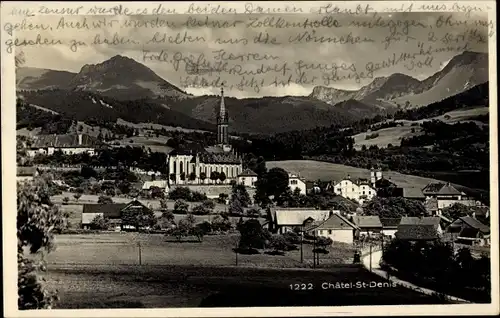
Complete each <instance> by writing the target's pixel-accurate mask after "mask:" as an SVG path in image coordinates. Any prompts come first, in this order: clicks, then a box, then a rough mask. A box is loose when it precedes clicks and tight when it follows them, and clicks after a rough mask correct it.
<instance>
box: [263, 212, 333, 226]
mask: <svg viewBox="0 0 500 318" xmlns="http://www.w3.org/2000/svg"><path fill="white" fill-rule="evenodd" d="M273 213H274V219H275V220H276V224H277V225H296V226H300V225H303V224H304V221H305V220H306V219H307V218H312V219H314V220H316V221H323V220H326V219H327V218H328V217H329V215H330V211H329V210H315V209H303V208H297V209H273V210H271V215H272V214H273Z"/></svg>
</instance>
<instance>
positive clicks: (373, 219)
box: [352, 215, 382, 228]
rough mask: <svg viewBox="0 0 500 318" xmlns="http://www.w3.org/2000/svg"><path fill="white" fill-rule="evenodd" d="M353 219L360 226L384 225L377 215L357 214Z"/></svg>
mask: <svg viewBox="0 0 500 318" xmlns="http://www.w3.org/2000/svg"><path fill="white" fill-rule="evenodd" d="M352 221H353V223H354V224H356V225H357V226H359V227H360V228H364V227H365V228H366V227H382V223H381V222H380V219H379V217H378V216H377V215H355V216H353V217H352Z"/></svg>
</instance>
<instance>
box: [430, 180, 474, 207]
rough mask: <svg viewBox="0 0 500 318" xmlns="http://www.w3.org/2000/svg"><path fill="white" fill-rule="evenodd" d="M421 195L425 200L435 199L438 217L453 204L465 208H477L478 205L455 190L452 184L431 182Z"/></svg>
mask: <svg viewBox="0 0 500 318" xmlns="http://www.w3.org/2000/svg"><path fill="white" fill-rule="evenodd" d="M422 193H423V194H424V195H425V197H426V198H427V200H428V201H429V200H430V199H435V200H434V201H437V214H438V215H439V214H440V213H441V211H442V210H443V209H444V208H447V207H450V206H452V205H453V204H455V203H460V204H463V205H465V206H478V205H479V204H480V203H479V202H478V201H476V200H474V199H471V198H469V197H467V195H466V194H465V193H464V192H462V191H460V190H458V189H457V188H455V187H454V186H453V185H452V184H450V183H449V182H448V183H441V182H432V183H429V184H428V185H427V186H425V188H423V189H422Z"/></svg>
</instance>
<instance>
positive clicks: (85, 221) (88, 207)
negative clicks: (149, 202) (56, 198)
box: [82, 200, 149, 231]
mask: <svg viewBox="0 0 500 318" xmlns="http://www.w3.org/2000/svg"><path fill="white" fill-rule="evenodd" d="M137 209H149V207H147V206H145V205H144V204H143V203H141V202H140V201H138V200H132V201H131V202H129V203H108V204H84V205H83V212H82V228H83V229H90V225H91V223H92V221H93V220H94V219H95V217H97V216H101V217H103V218H106V219H108V220H109V222H110V227H111V228H112V229H114V230H115V231H121V230H123V229H127V228H130V226H126V225H123V224H122V214H123V212H124V211H127V210H137Z"/></svg>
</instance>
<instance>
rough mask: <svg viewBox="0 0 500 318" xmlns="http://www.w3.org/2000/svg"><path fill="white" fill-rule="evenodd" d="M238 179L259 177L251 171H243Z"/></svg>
mask: <svg viewBox="0 0 500 318" xmlns="http://www.w3.org/2000/svg"><path fill="white" fill-rule="evenodd" d="M238 177H257V174H256V173H255V172H253V171H252V170H250V169H245V170H243V171H242V172H241V173H240V174H239V175H238Z"/></svg>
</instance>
